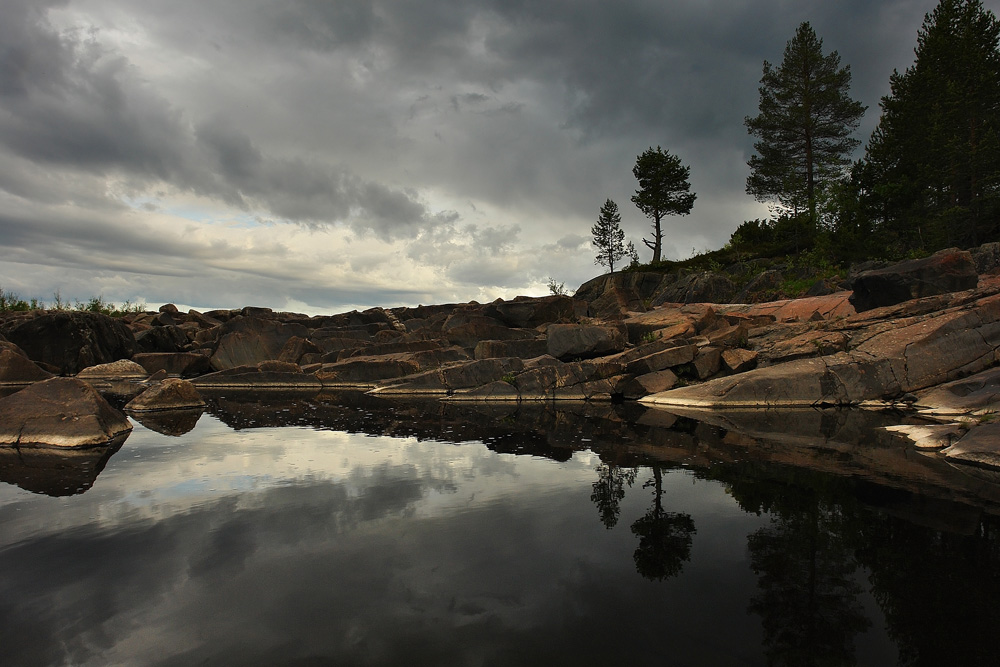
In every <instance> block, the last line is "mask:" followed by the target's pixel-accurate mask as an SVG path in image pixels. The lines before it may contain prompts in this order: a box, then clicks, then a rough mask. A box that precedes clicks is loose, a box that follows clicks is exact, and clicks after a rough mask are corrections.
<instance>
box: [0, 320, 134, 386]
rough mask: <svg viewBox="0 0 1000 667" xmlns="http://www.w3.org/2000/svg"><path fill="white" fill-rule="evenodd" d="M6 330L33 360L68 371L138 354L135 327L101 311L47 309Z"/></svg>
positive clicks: (5, 332)
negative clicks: (133, 333)
mask: <svg viewBox="0 0 1000 667" xmlns="http://www.w3.org/2000/svg"><path fill="white" fill-rule="evenodd" d="M3 334H4V336H6V338H7V340H9V341H10V342H11V343H14V344H15V345H17V346H18V347H20V348H21V349H22V350H23V351H24V353H25V354H27V355H28V358H29V359H31V360H32V361H34V362H36V363H44V364H48V365H51V366H53V367H55V368H57V369H58V370H59V372H60V373H64V374H68V375H75V374H76V373H79V372H80V371H82V370H83V369H84V368H86V367H88V366H94V365H96V364H104V363H107V362H109V361H117V360H118V359H128V358H130V357H131V356H132V355H133V354H135V337H134V336H133V335H132V331H131V330H130V329H129V328H128V327H127V326H126V325H125V324H124V323H122V322H120V321H118V320H116V319H114V318H111V317H108V316H107V315H102V314H100V313H90V312H80V311H57V312H53V313H44V314H42V315H37V316H34V317H31V318H30V319H27V320H24V321H21V322H19V323H17V324H16V325H15V326H12V327H11V328H9V329H5V330H4V331H3Z"/></svg>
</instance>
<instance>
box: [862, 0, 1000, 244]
mask: <svg viewBox="0 0 1000 667" xmlns="http://www.w3.org/2000/svg"><path fill="white" fill-rule="evenodd" d="M915 54H916V60H915V61H914V64H913V65H911V66H910V67H909V68H907V70H906V71H905V72H904V73H902V74H900V73H899V72H893V74H892V77H891V78H890V86H891V92H890V94H889V95H887V96H886V97H884V98H882V102H881V107H882V116H881V118H880V120H879V125H878V127H877V128H876V129H875V131H874V133H873V134H872V137H871V140H870V141H869V143H868V147H867V150H866V155H865V160H864V163H863V164H862V165H860V167H859V169H858V170H857V173H858V181H859V189H860V190H861V191H862V192H863V194H864V195H865V205H866V208H867V210H868V212H869V214H870V215H871V216H872V217H873V219H874V220H875V222H876V223H878V224H879V227H880V230H881V231H882V232H884V233H885V235H886V237H887V239H888V241H889V242H891V243H893V244H894V245H895V248H894V249H895V251H896V253H897V254H900V253H905V252H906V251H908V250H912V249H923V250H934V249H938V248H941V247H947V246H951V245H977V244H978V243H981V242H982V241H983V239H984V237H986V238H997V235H998V232H1000V229H998V227H997V221H996V217H997V213H998V209H1000V206H998V194H1000V22H998V20H997V18H996V16H994V15H993V13H992V12H990V11H988V10H986V9H984V8H983V5H982V3H981V2H979V0H942V1H941V2H940V3H939V4H938V6H937V7H936V8H935V9H934V11H933V12H932V13H930V14H927V15H926V16H925V17H924V23H923V25H922V26H921V28H920V31H919V33H918V35H917V47H916V49H915Z"/></svg>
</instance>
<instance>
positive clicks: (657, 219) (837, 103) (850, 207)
mask: <svg viewBox="0 0 1000 667" xmlns="http://www.w3.org/2000/svg"><path fill="white" fill-rule="evenodd" d="M915 55H916V58H915V60H914V62H913V64H912V65H911V66H910V67H909V68H907V69H906V71H904V72H902V73H900V72H898V71H896V72H894V73H893V74H892V76H891V78H890V93H889V94H888V95H886V96H885V97H883V98H882V100H881V102H880V104H879V106H880V108H881V116H880V119H879V123H878V126H877V127H876V129H875V131H874V132H873V133H872V136H871V138H870V139H869V141H868V143H867V144H866V146H865V151H864V156H863V157H862V158H861V159H860V160H857V161H856V162H853V163H852V161H851V156H852V155H853V154H854V152H855V150H856V149H857V148H858V146H859V145H860V144H861V141H860V140H859V139H857V138H856V137H855V136H854V134H855V131H856V130H857V128H858V127H859V125H860V121H861V119H862V117H863V116H864V114H865V112H866V110H867V109H866V107H865V106H864V105H862V104H861V103H860V102H857V101H856V100H853V99H852V98H851V96H850V84H851V71H850V66H849V65H845V66H841V63H840V56H839V55H838V53H837V52H836V51H833V52H831V53H829V54H824V53H823V41H822V40H821V39H820V38H819V37H818V36H817V35H816V32H815V31H814V30H813V28H812V26H811V25H810V24H809V23H803V24H801V25H800V26H799V27H798V29H797V30H796V32H795V35H794V36H793V37H792V39H791V40H790V41H789V42H788V44H787V45H786V46H785V51H784V54H783V58H782V61H781V63H780V64H779V65H772V64H771V63H769V62H767V61H765V62H764V67H763V76H762V77H761V80H760V88H759V92H760V104H759V113H758V114H757V115H756V116H754V117H747V118H746V119H745V121H744V122H745V125H746V127H747V131H748V132H749V133H750V134H751V135H752V136H753V137H754V138H755V142H754V151H755V152H754V154H753V155H752V157H751V158H750V160H749V161H748V163H747V164H748V166H749V167H750V175H749V176H748V178H747V183H746V191H747V194H750V195H752V196H753V197H754V198H756V199H757V200H758V201H760V202H764V203H767V204H769V205H770V207H771V211H772V215H771V216H770V217H769V218H767V219H757V220H749V221H746V222H744V223H743V224H741V225H740V226H739V228H737V229H736V231H735V232H733V234H732V236H731V237H730V240H729V242H728V243H727V244H726V246H725V247H724V248H722V249H721V250H717V251H713V252H711V253H705V255H706V259H710V260H711V261H713V262H715V261H719V260H729V259H734V258H739V259H747V258H764V257H777V256H784V255H803V254H804V253H808V255H809V256H812V257H814V258H816V257H818V258H822V259H823V260H824V261H825V262H831V263H833V264H836V265H843V264H848V263H852V262H858V261H863V260H867V259H885V260H899V259H904V258H907V257H919V256H923V255H927V254H930V253H932V252H934V251H936V250H939V249H941V248H947V247H952V246H958V247H963V248H967V247H972V246H976V245H980V244H982V243H984V242H988V241H997V240H1000V22H998V20H997V18H996V16H995V15H994V14H993V13H992V12H990V11H988V10H986V9H985V8H984V7H983V5H982V3H981V2H980V1H979V0H941V2H940V3H939V4H938V6H937V7H936V8H935V9H934V11H933V12H931V13H929V14H927V15H925V17H924V22H923V25H922V26H921V28H920V30H919V32H918V34H917V46H916V48H915ZM689 173H690V169H689V168H688V167H686V166H684V165H682V164H681V161H680V159H679V158H678V157H676V156H674V155H671V154H670V153H669V152H667V151H664V150H663V149H661V148H659V147H657V148H656V149H653V148H650V149H649V150H647V151H646V152H644V153H643V154H642V155H640V156H638V158H637V160H636V166H635V168H634V169H633V174H634V175H635V177H636V178H637V179H638V181H639V189H638V190H636V194H635V196H633V197H632V201H633V203H635V204H636V206H637V207H638V208H639V209H640V210H641V211H642V212H643V214H644V215H646V216H647V217H648V218H650V220H652V237H651V238H650V239H643V242H644V243H645V245H646V246H647V247H649V248H650V249H651V250H652V251H653V257H652V262H651V263H650V265H646V266H647V268H649V267H651V268H661V267H665V266H672V265H675V264H677V263H676V262H661V261H660V260H661V257H660V252H661V245H662V244H661V241H662V237H663V229H662V226H661V222H662V218H663V216H664V215H686V214H688V213H689V212H690V211H691V208H692V206H693V204H694V200H695V194H694V193H692V192H690V184H689V180H688V177H689ZM619 222H620V218H619V216H618V212H617V206H616V205H615V204H614V202H612V201H611V200H610V199H609V200H608V201H607V202H606V203H605V205H604V207H602V209H601V214H600V217H599V218H598V223H597V224H596V225H595V226H594V227H593V229H592V230H591V231H592V233H593V234H594V246H595V247H596V248H597V250H598V254H597V258H596V260H595V261H596V263H598V264H602V265H604V266H608V267H609V268H610V269H611V270H612V271H614V268H615V264H620V263H621V261H622V260H624V259H625V258H628V259H629V260H631V262H630V264H629V267H630V268H633V269H634V268H637V265H638V262H637V257H636V253H635V249H634V247H631V244H629V246H626V245H625V243H624V234H623V233H622V232H621V230H620V228H619V227H618V223H619ZM709 256H711V257H709Z"/></svg>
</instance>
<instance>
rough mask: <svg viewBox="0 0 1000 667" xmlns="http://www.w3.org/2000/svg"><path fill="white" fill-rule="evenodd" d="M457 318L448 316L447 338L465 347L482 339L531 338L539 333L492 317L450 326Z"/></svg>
mask: <svg viewBox="0 0 1000 667" xmlns="http://www.w3.org/2000/svg"><path fill="white" fill-rule="evenodd" d="M455 319H457V318H456V316H454V315H453V316H452V317H450V318H448V322H446V323H445V332H444V335H445V338H446V339H447V340H448V342H449V343H451V344H452V345H459V346H461V347H465V348H470V349H471V348H475V347H476V345H477V344H478V343H479V341H481V340H530V339H532V338H534V337H535V336H537V335H538V332H537V331H532V330H528V329H512V328H510V327H508V326H506V325H504V324H502V323H500V321H499V320H495V319H493V318H492V317H483V316H476V317H471V318H469V319H467V320H465V321H463V322H461V323H460V324H454V325H452V326H448V323H450V322H452V321H453V320H455Z"/></svg>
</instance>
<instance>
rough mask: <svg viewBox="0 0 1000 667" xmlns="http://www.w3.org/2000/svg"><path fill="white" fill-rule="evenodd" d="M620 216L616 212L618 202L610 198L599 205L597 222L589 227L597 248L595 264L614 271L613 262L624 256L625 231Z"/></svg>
mask: <svg viewBox="0 0 1000 667" xmlns="http://www.w3.org/2000/svg"><path fill="white" fill-rule="evenodd" d="M621 222H622V217H621V215H620V214H619V213H618V204H616V203H614V202H613V201H611V200H610V199H608V200H607V201H606V202H604V206H602V207H601V214H600V215H599V216H598V218H597V222H596V223H595V224H594V226H593V227H591V228H590V233H591V234H593V235H594V240H593V242H592V243H593V244H594V247H595V248H597V258H596V259H595V260H594V263H595V264H600V265H602V266H606V267H608V268H609V269H610V270H611V273H614V272H615V263H616V262H618V261H619V260H620V259H622V258H623V257H625V255H626V250H625V232H624V231H622V228H621Z"/></svg>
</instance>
